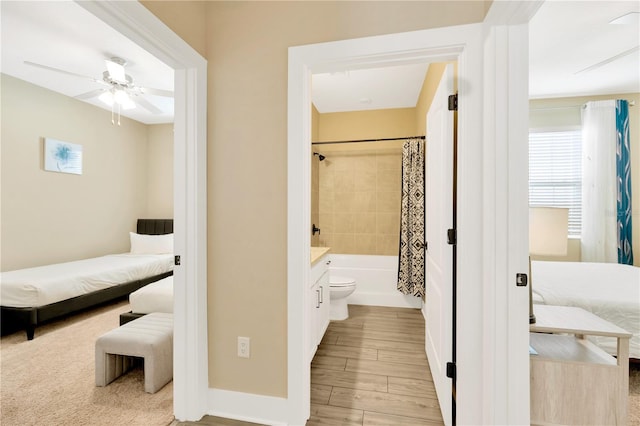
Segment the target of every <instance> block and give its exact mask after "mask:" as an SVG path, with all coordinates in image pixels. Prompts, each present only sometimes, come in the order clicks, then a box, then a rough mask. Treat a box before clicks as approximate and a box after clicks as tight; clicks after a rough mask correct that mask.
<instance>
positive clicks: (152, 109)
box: [131, 96, 162, 114]
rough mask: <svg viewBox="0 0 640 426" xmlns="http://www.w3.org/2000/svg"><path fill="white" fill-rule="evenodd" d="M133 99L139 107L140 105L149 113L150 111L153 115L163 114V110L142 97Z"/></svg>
mask: <svg viewBox="0 0 640 426" xmlns="http://www.w3.org/2000/svg"><path fill="white" fill-rule="evenodd" d="M131 99H132V100H133V102H135V103H136V104H137V105H140V106H141V107H142V108H144V109H146V110H147V111H149V112H150V113H152V114H162V110H161V109H159V108H158V107H156V106H155V105H153V104H151V102H149V101H148V100H146V99H145V98H142V97H140V96H134V97H132V98H131Z"/></svg>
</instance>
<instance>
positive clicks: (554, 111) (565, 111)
mask: <svg viewBox="0 0 640 426" xmlns="http://www.w3.org/2000/svg"><path fill="white" fill-rule="evenodd" d="M606 99H626V100H628V101H635V103H636V105H635V106H633V107H630V108H629V136H630V139H631V192H632V195H631V198H632V208H633V210H632V222H633V224H634V226H633V236H632V238H633V240H632V242H631V243H632V245H633V247H634V248H635V253H639V252H640V226H638V224H640V202H636V201H635V200H640V107H639V106H638V105H640V93H622V94H613V95H604V96H581V97H571V98H556V99H534V100H530V101H529V109H530V112H529V127H530V128H531V129H539V128H549V127H559V126H580V125H581V121H582V120H581V115H580V114H581V113H580V107H581V106H582V105H583V104H585V103H586V102H589V101H597V100H606ZM578 259H580V244H579V242H575V241H573V242H571V241H570V244H569V253H568V257H567V258H566V259H565V260H578ZM633 260H634V265H636V266H640V255H638V254H636V255H635V256H634V258H633Z"/></svg>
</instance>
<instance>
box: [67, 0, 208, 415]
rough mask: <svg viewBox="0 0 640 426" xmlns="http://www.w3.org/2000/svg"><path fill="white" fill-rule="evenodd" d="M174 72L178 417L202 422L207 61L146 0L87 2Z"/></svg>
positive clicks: (204, 400) (205, 388)
mask: <svg viewBox="0 0 640 426" xmlns="http://www.w3.org/2000/svg"><path fill="white" fill-rule="evenodd" d="M79 4H80V5H81V6H82V7H84V8H85V9H86V10H88V11H89V12H91V13H92V14H94V15H95V16H97V17H98V18H99V19H101V20H102V21H104V22H105V23H107V24H108V25H110V26H111V27H112V28H114V29H115V30H116V31H118V32H120V33H122V34H123V35H125V36H126V37H128V38H129V39H130V40H131V41H133V42H134V43H136V44H138V45H139V46H140V47H142V48H143V49H145V50H146V51H148V52H149V53H151V54H152V55H154V56H156V57H157V58H158V59H160V60H162V61H163V62H164V63H166V64H167V65H169V66H170V67H172V68H173V69H174V72H175V73H174V75H175V87H174V102H175V120H174V231H175V239H174V252H175V254H176V255H180V256H181V259H182V262H181V265H180V266H177V267H176V268H175V269H174V283H175V284H174V338H173V340H174V373H173V383H174V384H173V386H174V387H173V389H174V396H173V401H174V402H173V404H174V415H175V417H176V419H179V420H198V419H200V418H201V417H202V416H203V415H204V414H205V412H206V404H207V391H208V387H209V386H208V381H207V377H208V374H207V371H208V345H207V321H206V319H207V305H206V301H207V296H206V294H207V281H206V278H207V273H206V271H207V266H206V262H207V253H206V238H207V229H206V195H207V194H206V147H207V140H206V98H205V97H202V96H198V94H199V93H206V91H207V89H206V85H207V80H206V73H207V71H206V70H207V62H206V60H205V59H204V58H202V57H201V56H200V55H199V54H198V53H197V52H196V51H195V50H193V48H192V47H191V46H189V45H188V44H187V43H186V42H185V41H184V40H182V39H181V38H180V37H178V36H177V35H176V34H175V33H173V32H172V31H171V30H170V29H169V28H168V27H166V26H165V25H164V24H163V23H161V22H160V21H159V20H158V18H156V17H155V16H154V15H153V14H152V13H151V12H149V10H147V9H146V8H145V7H144V6H143V5H142V4H140V3H139V2H117V1H115V2H80V3H79Z"/></svg>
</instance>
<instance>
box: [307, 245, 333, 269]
mask: <svg viewBox="0 0 640 426" xmlns="http://www.w3.org/2000/svg"><path fill="white" fill-rule="evenodd" d="M329 250H331V247H311V264H312V265H313V264H314V263H316V262H317V261H318V260H319V259H320V258H321V257H322V256H324V255H325V254H327V253H328V252H329Z"/></svg>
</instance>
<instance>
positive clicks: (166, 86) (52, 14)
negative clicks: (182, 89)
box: [0, 1, 173, 124]
mask: <svg viewBox="0 0 640 426" xmlns="http://www.w3.org/2000/svg"><path fill="white" fill-rule="evenodd" d="M0 7H1V8H2V14H1V18H2V21H1V29H0V30H1V36H2V52H1V54H2V56H1V57H2V62H1V63H0V71H1V72H2V73H4V74H8V75H10V76H13V77H16V78H19V79H22V80H25V81H28V82H30V83H33V84H35V85H38V86H42V87H44V88H47V89H50V90H53V91H56V92H58V93H62V94H64V95H67V96H70V97H75V96H78V95H81V94H84V93H87V92H90V91H94V90H96V89H101V88H105V87H107V86H105V85H104V84H99V83H96V82H95V81H92V79H96V80H99V81H102V77H103V74H102V73H103V72H104V71H105V70H106V65H105V62H104V61H105V59H110V58H111V57H114V56H115V57H120V58H122V59H125V60H126V61H127V64H126V65H125V70H126V73H127V74H128V75H130V76H131V77H132V78H133V83H134V84H135V85H136V86H140V87H144V88H151V89H162V90H168V91H173V69H171V68H170V67H169V66H167V65H165V64H164V63H163V62H161V61H159V60H158V59H156V58H155V57H154V56H152V55H151V54H149V53H147V52H146V51H145V50H143V49H142V48H140V47H139V46H138V45H136V44H134V43H132V42H131V41H130V40H128V39H127V38H126V37H124V36H123V35H122V34H120V33H118V32H116V31H114V30H113V29H112V28H111V27H109V26H108V25H107V24H105V23H104V22H102V21H101V20H99V19H98V18H96V17H95V16H94V15H92V14H91V13H89V12H88V11H86V10H85V9H83V8H82V7H81V6H79V5H78V4H76V3H75V2H70V1H55V2H53V1H52V2H29V1H2V2H0ZM25 61H29V62H34V63H38V64H42V65H45V66H48V67H52V68H57V69H60V70H64V71H67V72H70V73H73V74H80V76H73V75H68V74H64V73H59V72H55V71H51V70H48V69H43V68H39V67H35V66H31V65H27V64H25ZM82 76H86V77H87V78H83V77H82ZM143 97H144V99H146V100H147V101H148V102H150V103H151V104H152V105H153V106H155V107H156V108H158V109H159V110H160V111H161V112H160V113H155V114H154V113H150V112H149V111H147V110H145V109H144V108H142V107H139V106H138V107H136V108H134V109H130V110H122V111H121V114H122V115H123V116H126V117H129V118H132V119H134V120H136V121H139V122H142V123H145V124H158V123H170V122H173V98H169V97H164V96H155V95H151V94H144V95H143ZM83 101H85V102H88V103H90V104H93V105H96V106H98V107H100V108H104V109H106V110H108V111H111V107H110V106H108V105H106V104H104V103H103V102H102V101H100V100H98V98H97V97H93V98H90V99H86V100H84V99H83ZM116 113H117V109H116Z"/></svg>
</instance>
